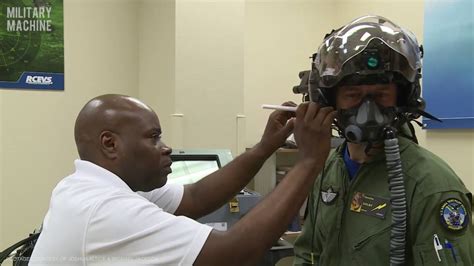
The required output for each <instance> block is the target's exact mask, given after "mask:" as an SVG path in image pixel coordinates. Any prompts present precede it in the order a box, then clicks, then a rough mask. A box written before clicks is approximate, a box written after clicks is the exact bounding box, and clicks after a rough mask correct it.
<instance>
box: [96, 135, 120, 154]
mask: <svg viewBox="0 0 474 266" xmlns="http://www.w3.org/2000/svg"><path fill="white" fill-rule="evenodd" d="M117 144H118V136H117V134H115V133H113V132H111V131H102V133H100V148H101V150H102V152H103V153H104V155H105V157H106V158H109V159H115V158H117V156H118V154H117V152H118V150H117V148H118V147H117Z"/></svg>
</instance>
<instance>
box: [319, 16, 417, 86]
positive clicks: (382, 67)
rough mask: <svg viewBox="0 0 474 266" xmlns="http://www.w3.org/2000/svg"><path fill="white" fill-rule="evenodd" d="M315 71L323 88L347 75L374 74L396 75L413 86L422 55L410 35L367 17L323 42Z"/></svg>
mask: <svg viewBox="0 0 474 266" xmlns="http://www.w3.org/2000/svg"><path fill="white" fill-rule="evenodd" d="M314 67H315V68H316V69H317V71H318V74H319V76H320V84H319V85H320V86H322V87H333V86H335V85H336V84H337V83H338V82H339V81H340V80H341V79H342V78H343V77H345V76H347V75H351V74H361V75H369V74H374V73H377V71H378V72H379V73H380V71H394V72H399V73H401V74H402V75H403V76H404V77H405V78H406V79H407V80H408V81H410V82H413V81H414V80H415V77H416V74H417V71H418V69H421V53H420V48H419V46H418V42H417V41H416V38H415V37H414V35H413V34H412V33H411V32H409V31H407V30H404V29H402V28H400V27H399V26H397V25H395V24H394V23H392V22H391V21H389V20H387V19H385V18H382V17H379V16H366V17H362V18H359V19H356V20H354V21H353V22H351V23H350V24H348V25H346V26H345V27H343V28H342V29H340V30H338V31H336V32H334V33H333V34H332V35H330V36H329V37H328V38H326V39H325V40H324V42H323V43H322V44H321V45H320V47H319V49H318V54H317V56H316V58H315V59H314Z"/></svg>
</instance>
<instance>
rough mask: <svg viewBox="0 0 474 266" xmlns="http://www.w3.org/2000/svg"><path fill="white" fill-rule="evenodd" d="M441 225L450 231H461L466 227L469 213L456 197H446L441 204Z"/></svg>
mask: <svg viewBox="0 0 474 266" xmlns="http://www.w3.org/2000/svg"><path fill="white" fill-rule="evenodd" d="M439 215H440V220H441V225H442V226H443V227H444V228H446V229H448V230H450V231H455V232H458V231H461V230H463V229H464V228H466V227H467V225H468V222H469V215H467V211H466V207H464V205H463V204H462V202H461V201H460V200H458V199H447V200H446V201H444V202H443V203H442V204H441V210H440V213H439Z"/></svg>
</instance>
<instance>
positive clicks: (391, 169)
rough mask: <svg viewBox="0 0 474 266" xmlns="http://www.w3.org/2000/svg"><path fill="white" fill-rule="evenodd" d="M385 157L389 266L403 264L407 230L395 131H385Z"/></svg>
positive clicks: (402, 183)
mask: <svg viewBox="0 0 474 266" xmlns="http://www.w3.org/2000/svg"><path fill="white" fill-rule="evenodd" d="M384 144H385V156H386V160H387V172H388V182H389V190H390V202H391V212H392V226H391V234H390V265H391V266H398V265H404V264H405V236H406V230H407V229H406V228H407V208H406V193H405V185H404V178H403V173H402V161H401V160H400V150H399V147H398V139H397V136H396V133H395V130H394V129H392V128H390V127H388V128H386V129H385V140H384Z"/></svg>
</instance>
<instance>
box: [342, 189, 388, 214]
mask: <svg viewBox="0 0 474 266" xmlns="http://www.w3.org/2000/svg"><path fill="white" fill-rule="evenodd" d="M388 204H389V201H388V200H387V199H384V198H380V197H376V196H373V195H369V194H366V193H362V192H354V196H353V197H352V201H351V211H353V212H357V213H362V214H365V215H369V216H374V217H377V218H380V219H384V218H385V213H386V212H387V206H389V205H388Z"/></svg>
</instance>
